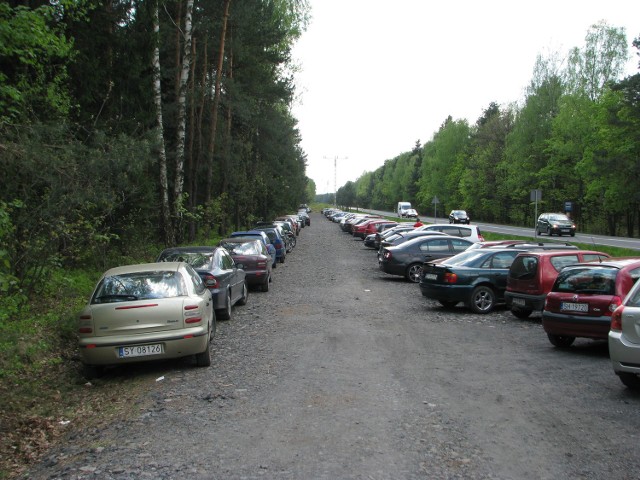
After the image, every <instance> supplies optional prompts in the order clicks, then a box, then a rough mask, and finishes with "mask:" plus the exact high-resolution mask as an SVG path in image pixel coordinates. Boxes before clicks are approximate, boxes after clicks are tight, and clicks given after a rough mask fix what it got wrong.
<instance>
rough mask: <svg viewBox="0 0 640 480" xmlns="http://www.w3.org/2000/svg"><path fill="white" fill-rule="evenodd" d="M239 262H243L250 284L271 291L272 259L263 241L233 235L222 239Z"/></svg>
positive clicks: (221, 243) (223, 245)
mask: <svg viewBox="0 0 640 480" xmlns="http://www.w3.org/2000/svg"><path fill="white" fill-rule="evenodd" d="M218 245H220V246H221V247H224V248H225V249H226V250H227V251H228V252H229V253H230V254H231V257H232V258H233V261H234V262H236V263H237V264H242V266H243V269H244V271H245V273H246V282H247V285H249V286H256V287H259V288H260V290H262V291H263V292H268V291H269V283H271V269H272V268H273V266H272V260H271V255H270V254H269V252H268V251H267V247H266V246H265V245H264V243H263V242H261V241H260V240H258V239H256V238H255V237H232V238H225V239H222V240H220V242H219V244H218Z"/></svg>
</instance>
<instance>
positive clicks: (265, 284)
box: [260, 275, 271, 292]
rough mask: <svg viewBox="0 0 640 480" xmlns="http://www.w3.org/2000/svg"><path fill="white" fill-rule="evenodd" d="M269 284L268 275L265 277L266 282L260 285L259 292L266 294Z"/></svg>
mask: <svg viewBox="0 0 640 480" xmlns="http://www.w3.org/2000/svg"><path fill="white" fill-rule="evenodd" d="M270 283H271V275H269V276H268V277H267V279H266V281H265V282H264V283H263V284H262V285H260V291H261V292H268V291H269V284H270Z"/></svg>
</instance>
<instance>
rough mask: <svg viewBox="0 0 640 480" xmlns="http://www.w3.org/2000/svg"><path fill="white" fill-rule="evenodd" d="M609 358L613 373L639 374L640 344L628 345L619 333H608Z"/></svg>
mask: <svg viewBox="0 0 640 480" xmlns="http://www.w3.org/2000/svg"><path fill="white" fill-rule="evenodd" d="M609 357H610V358H611V365H612V366H613V371H614V372H627V373H636V374H640V344H637V343H630V342H629V341H628V340H627V339H626V338H625V337H624V335H622V333H621V332H619V331H610V332H609Z"/></svg>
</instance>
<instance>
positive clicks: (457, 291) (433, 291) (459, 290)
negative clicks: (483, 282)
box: [420, 283, 473, 302]
mask: <svg viewBox="0 0 640 480" xmlns="http://www.w3.org/2000/svg"><path fill="white" fill-rule="evenodd" d="M472 290H473V287H472V286H470V285H442V284H434V283H420V292H422V296H424V297H427V298H430V299H432V300H442V301H443V302H466V301H467V300H469V296H470V295H471V291H472Z"/></svg>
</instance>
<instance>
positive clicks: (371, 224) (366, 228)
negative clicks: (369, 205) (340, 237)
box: [351, 218, 398, 240]
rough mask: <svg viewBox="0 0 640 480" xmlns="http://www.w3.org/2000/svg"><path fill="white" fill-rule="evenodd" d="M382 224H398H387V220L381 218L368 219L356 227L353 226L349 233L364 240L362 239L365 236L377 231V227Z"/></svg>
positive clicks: (395, 223)
mask: <svg viewBox="0 0 640 480" xmlns="http://www.w3.org/2000/svg"><path fill="white" fill-rule="evenodd" d="M384 223H386V224H389V223H392V224H393V225H397V224H398V222H389V220H385V219H383V218H375V219H370V220H368V221H366V222H362V223H360V224H358V225H354V226H353V228H352V229H351V233H352V234H353V236H354V237H358V238H362V239H363V240H364V238H365V237H366V236H367V235H370V234H372V233H376V232H377V231H378V229H377V227H378V226H379V225H381V224H384Z"/></svg>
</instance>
